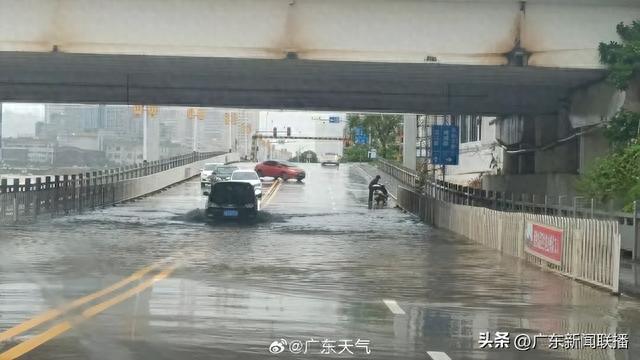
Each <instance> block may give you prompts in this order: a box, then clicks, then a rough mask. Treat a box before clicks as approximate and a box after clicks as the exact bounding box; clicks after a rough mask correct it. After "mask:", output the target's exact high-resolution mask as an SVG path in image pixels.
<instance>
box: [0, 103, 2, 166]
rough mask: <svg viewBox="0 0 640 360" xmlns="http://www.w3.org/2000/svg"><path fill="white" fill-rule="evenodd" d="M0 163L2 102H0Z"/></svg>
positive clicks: (0, 149) (0, 157)
mask: <svg viewBox="0 0 640 360" xmlns="http://www.w3.org/2000/svg"><path fill="white" fill-rule="evenodd" d="M0 161H2V102H0Z"/></svg>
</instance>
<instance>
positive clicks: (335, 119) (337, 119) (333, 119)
mask: <svg viewBox="0 0 640 360" xmlns="http://www.w3.org/2000/svg"><path fill="white" fill-rule="evenodd" d="M339 122H340V117H339V116H329V123H332V124H337V123H339Z"/></svg>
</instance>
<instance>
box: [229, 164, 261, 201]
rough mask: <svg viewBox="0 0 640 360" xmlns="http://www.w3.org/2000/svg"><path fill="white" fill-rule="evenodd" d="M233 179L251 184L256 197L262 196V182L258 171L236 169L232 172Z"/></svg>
mask: <svg viewBox="0 0 640 360" xmlns="http://www.w3.org/2000/svg"><path fill="white" fill-rule="evenodd" d="M230 180H231V181H241V182H246V183H249V184H251V186H253V189H254V191H255V193H256V197H258V198H261V197H262V182H261V181H260V177H259V176H258V173H256V172H255V171H253V170H236V171H234V172H233V174H231V179H230Z"/></svg>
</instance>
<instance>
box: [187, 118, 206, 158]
mask: <svg viewBox="0 0 640 360" xmlns="http://www.w3.org/2000/svg"><path fill="white" fill-rule="evenodd" d="M205 115H206V113H205V112H204V109H199V108H188V109H187V119H189V120H193V145H192V150H193V151H194V152H198V121H202V120H204V117H205Z"/></svg>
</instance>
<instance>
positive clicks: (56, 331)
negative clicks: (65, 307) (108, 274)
mask: <svg viewBox="0 0 640 360" xmlns="http://www.w3.org/2000/svg"><path fill="white" fill-rule="evenodd" d="M145 269H146V268H145ZM175 269H176V265H168V266H167V267H166V268H164V269H163V270H162V271H161V272H160V273H158V274H156V275H154V276H153V277H152V278H151V279H148V280H145V281H144V282H141V283H140V284H138V285H136V286H134V287H132V288H131V289H129V290H127V291H125V292H123V293H120V294H118V295H116V296H114V297H113V298H111V299H109V300H105V301H103V302H101V303H99V304H97V305H94V306H92V307H90V308H87V309H86V310H84V311H82V313H80V315H78V316H75V317H73V318H71V319H69V320H64V321H62V322H60V323H58V324H56V325H54V326H52V327H50V328H49V329H47V330H46V331H44V332H42V333H40V334H38V335H36V336H34V337H32V338H30V339H28V340H25V341H23V342H21V343H20V344H18V345H16V346H14V347H12V348H10V349H9V350H7V351H5V352H3V353H1V354H0V360H14V359H17V358H18V357H20V356H22V355H24V354H26V353H28V352H30V351H31V350H33V349H35V348H37V347H38V346H40V345H42V344H44V343H46V342H48V341H50V340H51V339H53V338H55V337H57V336H59V335H61V334H63V333H65V332H66V331H68V330H69V329H71V328H73V327H74V326H75V325H78V324H80V323H81V322H83V321H85V320H88V319H91V318H92V317H94V316H96V315H98V314H99V313H101V312H103V311H105V310H107V309H109V308H110V307H112V306H114V305H117V304H119V303H121V302H123V301H124V300H127V299H128V298H130V297H132V296H134V295H136V294H138V293H140V292H142V291H143V290H145V289H147V288H149V287H151V286H152V285H153V284H155V283H156V282H158V281H160V280H162V279H164V278H166V277H168V276H169V275H171V273H172V272H173V271H174V270H175ZM142 270H144V269H141V270H140V271H142ZM149 271H151V270H149ZM147 272H148V271H147ZM132 276H133V275H132ZM127 279H128V278H127ZM114 285H115V284H114ZM105 290H106V289H105ZM92 295H93V294H92Z"/></svg>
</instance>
